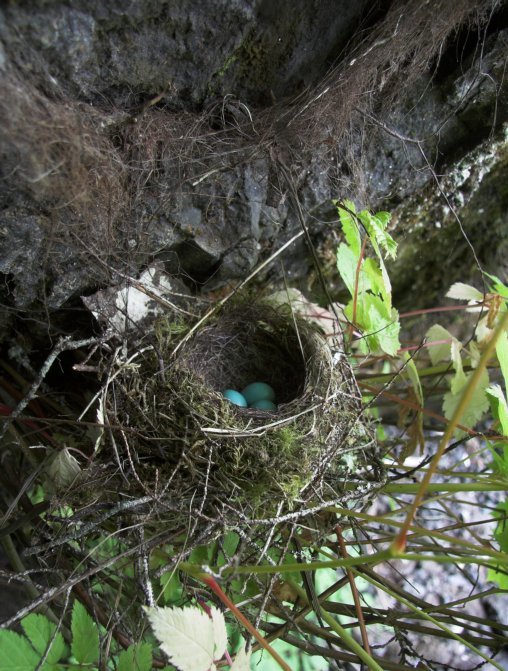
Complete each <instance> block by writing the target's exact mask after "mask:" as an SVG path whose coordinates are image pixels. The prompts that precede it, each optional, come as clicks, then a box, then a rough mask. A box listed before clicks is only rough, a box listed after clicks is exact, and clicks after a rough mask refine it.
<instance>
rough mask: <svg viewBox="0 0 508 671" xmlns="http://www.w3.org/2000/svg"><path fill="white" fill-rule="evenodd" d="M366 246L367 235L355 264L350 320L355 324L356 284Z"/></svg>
mask: <svg viewBox="0 0 508 671" xmlns="http://www.w3.org/2000/svg"><path fill="white" fill-rule="evenodd" d="M366 246H367V236H365V237H364V238H363V243H362V249H361V251H360V256H359V258H358V263H357V264H356V273H355V292H354V294H353V319H352V320H351V321H352V322H353V324H356V306H357V302H358V284H359V282H360V270H361V268H362V262H363V257H364V254H365V247H366Z"/></svg>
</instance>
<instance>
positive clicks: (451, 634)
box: [363, 555, 504, 671]
mask: <svg viewBox="0 0 508 671" xmlns="http://www.w3.org/2000/svg"><path fill="white" fill-rule="evenodd" d="M404 556H405V558H407V559H409V555H404ZM414 557H417V555H415V556H414ZM414 557H413V558H414ZM433 559H434V558H433ZM363 577H364V578H365V579H366V580H368V581H369V582H370V583H371V584H372V585H374V586H376V587H377V588H378V589H381V590H383V591H384V592H386V593H387V594H389V595H390V596H392V597H393V598H394V599H396V600H397V601H399V602H400V603H402V604H404V605H405V606H406V607H407V608H409V609H410V610H411V611H412V612H413V613H415V614H417V615H418V616H419V617H421V618H422V619H424V620H427V621H429V622H432V624H433V625H435V626H436V627H438V628H439V629H441V630H442V631H444V632H445V633H446V634H447V635H448V636H449V637H450V638H452V639H455V640H456V641H459V642H460V643H462V644H463V645H465V646H466V647H467V648H469V649H470V650H472V651H473V652H474V653H476V654H477V655H478V656H479V657H481V658H482V659H484V660H485V661H486V662H490V663H491V664H492V665H493V666H495V667H496V669H499V671H504V669H503V668H502V667H501V666H499V665H498V664H496V662H495V661H494V660H493V659H491V658H490V657H489V656H488V655H486V654H485V653H483V652H482V651H481V650H479V649H478V648H477V647H475V646H474V645H473V644H472V643H470V642H469V641H467V640H466V639H464V638H462V636H460V635H459V634H456V633H455V632H454V631H452V630H451V629H450V628H449V627H447V626H446V625H445V624H443V623H442V622H441V621H440V620H437V619H436V618H435V617H432V615H429V614H428V613H426V612H425V611H423V610H422V609H421V608H418V607H417V606H415V605H414V604H412V603H411V601H409V600H408V599H405V598H404V597H403V596H401V595H400V594H397V593H394V592H393V591H392V590H391V589H390V588H389V587H388V586H387V585H384V584H383V583H381V582H379V581H377V580H375V579H374V578H373V577H372V575H366V574H364V575H363Z"/></svg>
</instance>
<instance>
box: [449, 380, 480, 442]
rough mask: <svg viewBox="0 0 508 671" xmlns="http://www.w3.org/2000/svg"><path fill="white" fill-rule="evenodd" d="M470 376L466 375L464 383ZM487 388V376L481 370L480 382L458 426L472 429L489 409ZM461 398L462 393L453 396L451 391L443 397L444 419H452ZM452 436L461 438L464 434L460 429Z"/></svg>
mask: <svg viewBox="0 0 508 671" xmlns="http://www.w3.org/2000/svg"><path fill="white" fill-rule="evenodd" d="M471 375H473V373H468V374H467V375H466V382H469V379H470V377H471ZM488 386H489V375H488V373H487V371H486V370H483V371H482V373H481V375H480V380H479V382H478V384H477V385H476V387H475V389H474V391H473V394H472V396H471V398H470V399H469V403H468V405H467V406H466V409H465V411H464V413H463V415H462V417H461V418H460V420H459V424H462V425H464V426H467V427H468V428H472V427H474V426H475V425H476V424H478V422H479V421H480V420H481V418H482V417H483V415H484V414H485V413H486V412H487V410H488V409H489V400H488V398H487V394H486V390H487V387H488ZM461 396H462V391H461V392H460V393H458V394H454V393H453V392H452V391H449V392H447V393H446V394H445V395H444V401H443V412H444V415H445V417H446V419H451V418H452V417H453V415H454V413H455V409H456V408H457V405H458V403H459V401H460V398H461ZM454 435H455V436H456V437H463V436H464V435H466V434H465V432H464V431H462V430H460V429H455V433H454Z"/></svg>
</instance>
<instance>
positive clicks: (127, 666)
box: [116, 643, 152, 671]
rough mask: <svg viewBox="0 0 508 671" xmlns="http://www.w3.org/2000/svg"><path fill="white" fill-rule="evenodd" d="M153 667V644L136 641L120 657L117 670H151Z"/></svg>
mask: <svg viewBox="0 0 508 671" xmlns="http://www.w3.org/2000/svg"><path fill="white" fill-rule="evenodd" d="M151 668H152V646H151V645H150V644H149V643H134V644H133V645H130V646H129V647H128V648H127V650H124V651H123V652H122V653H121V654H120V657H119V658H118V666H117V667H116V671H150V669H151Z"/></svg>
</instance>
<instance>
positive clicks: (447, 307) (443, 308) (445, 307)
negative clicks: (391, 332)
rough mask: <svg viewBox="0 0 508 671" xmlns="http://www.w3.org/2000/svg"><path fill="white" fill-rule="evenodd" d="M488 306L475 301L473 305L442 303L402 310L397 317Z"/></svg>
mask: <svg viewBox="0 0 508 671" xmlns="http://www.w3.org/2000/svg"><path fill="white" fill-rule="evenodd" d="M481 307H488V304H487V303H475V304H474V305H442V306H438V307H435V308H426V309H425V310H412V311H411V312H402V313H401V314H400V315H399V317H400V318H401V319H402V318H403V317H418V316H420V315H427V314H430V313H431V312H451V311H452V310H471V308H481Z"/></svg>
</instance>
